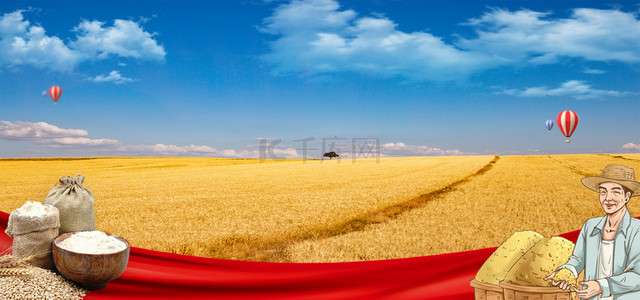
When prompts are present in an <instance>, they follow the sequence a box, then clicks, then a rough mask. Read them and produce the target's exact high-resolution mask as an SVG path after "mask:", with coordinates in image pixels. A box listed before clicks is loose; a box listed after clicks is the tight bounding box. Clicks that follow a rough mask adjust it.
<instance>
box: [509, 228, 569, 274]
mask: <svg viewBox="0 0 640 300" xmlns="http://www.w3.org/2000/svg"><path fill="white" fill-rule="evenodd" d="M574 246H575V245H574V244H573V243H572V242H571V241H569V240H567V239H565V238H561V237H557V236H556V237H551V238H549V237H545V238H543V239H542V240H540V241H539V242H537V243H536V244H535V245H534V246H533V247H531V249H529V251H527V253H525V254H524V255H523V256H522V258H520V260H518V262H516V263H515V265H513V267H512V268H511V270H509V272H508V273H507V276H506V277H505V279H504V280H505V281H506V282H509V283H513V284H518V285H526V286H551V285H552V284H551V281H545V280H544V278H545V277H547V276H548V275H549V274H551V272H553V271H555V270H556V269H557V268H558V267H559V266H561V265H563V264H564V263H566V262H567V260H568V259H569V256H571V253H573V247H574ZM572 276H573V275H572Z"/></svg>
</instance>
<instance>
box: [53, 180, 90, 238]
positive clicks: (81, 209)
mask: <svg viewBox="0 0 640 300" xmlns="http://www.w3.org/2000/svg"><path fill="white" fill-rule="evenodd" d="M83 182H84V176H82V175H80V174H78V175H77V176H76V177H69V176H63V177H60V180H59V185H56V186H55V187H54V188H52V189H51V191H49V194H48V195H47V197H46V198H45V199H44V203H45V204H51V205H53V206H55V207H57V208H58V210H59V211H60V234H63V233H67V232H72V231H91V230H95V229H96V216H95V213H94V211H93V203H94V199H93V193H92V192H91V191H90V190H89V189H88V188H86V187H83V186H82V183H83Z"/></svg>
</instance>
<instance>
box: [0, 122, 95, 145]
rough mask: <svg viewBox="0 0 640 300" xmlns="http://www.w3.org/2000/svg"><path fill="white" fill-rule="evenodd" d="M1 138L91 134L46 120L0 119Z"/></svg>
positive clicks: (82, 135)
mask: <svg viewBox="0 0 640 300" xmlns="http://www.w3.org/2000/svg"><path fill="white" fill-rule="evenodd" d="M0 124H2V125H0V139H7V140H25V141H37V140H49V139H53V138H75V137H84V136H87V135H89V133H87V131H86V130H82V129H62V128H60V127H57V126H55V125H51V124H48V123H45V122H37V123H32V122H22V121H16V122H11V121H0Z"/></svg>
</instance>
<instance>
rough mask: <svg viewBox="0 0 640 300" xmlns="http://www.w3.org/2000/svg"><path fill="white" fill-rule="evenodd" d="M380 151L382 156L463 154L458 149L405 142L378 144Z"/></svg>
mask: <svg viewBox="0 0 640 300" xmlns="http://www.w3.org/2000/svg"><path fill="white" fill-rule="evenodd" d="M380 152H381V154H382V155H384V156H429V155H432V156H437V155H464V154H465V153H464V152H462V151H460V150H458V149H453V150H442V149H440V148H436V147H429V146H420V145H407V144H405V143H401V142H399V143H387V144H382V145H381V146H380Z"/></svg>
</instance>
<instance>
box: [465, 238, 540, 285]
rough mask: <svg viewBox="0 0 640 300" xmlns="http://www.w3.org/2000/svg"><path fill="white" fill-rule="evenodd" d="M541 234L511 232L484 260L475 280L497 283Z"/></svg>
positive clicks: (538, 239)
mask: <svg viewBox="0 0 640 300" xmlns="http://www.w3.org/2000/svg"><path fill="white" fill-rule="evenodd" d="M542 238H543V236H542V235H541V234H539V233H537V232H535V231H521V232H516V233H514V234H512V235H511V236H510V237H509V238H508V239H507V240H506V241H504V242H503V243H502V244H501V245H500V246H499V247H498V249H496V251H494V252H493V254H491V256H489V258H488V259H487V260H486V261H485V262H484V264H483V265H482V267H481V268H480V270H479V271H478V273H477V274H476V280H478V281H480V282H484V283H490V284H498V283H500V281H502V280H503V279H504V278H505V276H506V275H507V272H509V269H511V267H512V266H513V265H514V264H515V263H516V262H517V261H518V260H519V259H520V258H521V257H522V255H524V254H525V253H526V252H527V251H528V250H529V249H530V248H531V247H533V246H534V245H535V244H536V243H537V242H538V241H540V240H542Z"/></svg>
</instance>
